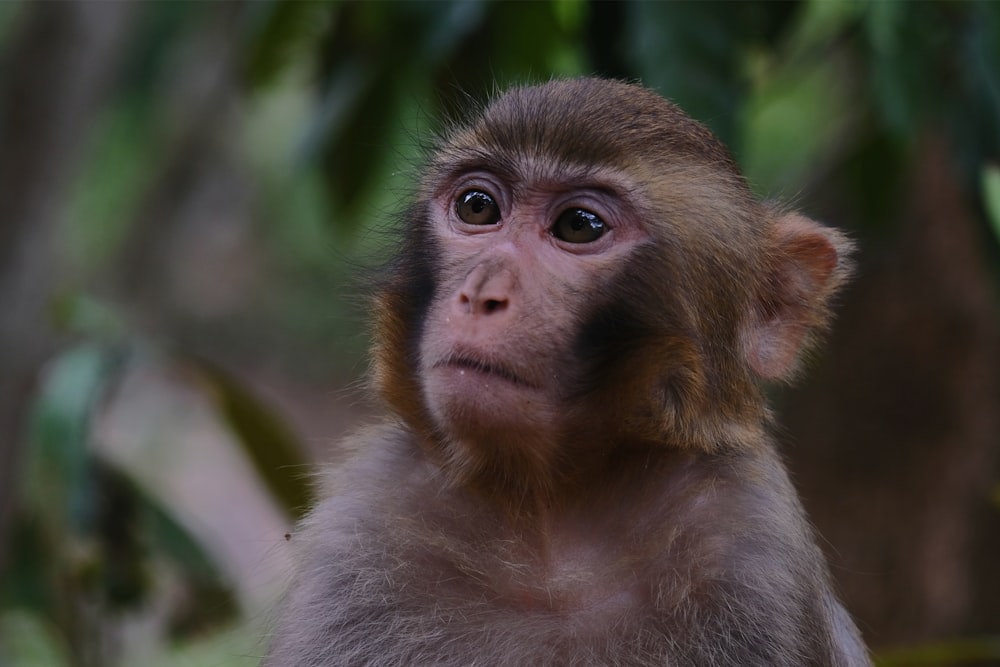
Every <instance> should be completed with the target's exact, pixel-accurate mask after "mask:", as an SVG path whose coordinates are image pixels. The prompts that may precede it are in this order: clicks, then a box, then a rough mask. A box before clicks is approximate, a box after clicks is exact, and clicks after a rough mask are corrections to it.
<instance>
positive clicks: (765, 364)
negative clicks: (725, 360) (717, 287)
mask: <svg viewBox="0 0 1000 667" xmlns="http://www.w3.org/2000/svg"><path fill="white" fill-rule="evenodd" d="M770 237H771V248H770V253H769V255H768V261H767V276H766V278H765V280H764V281H763V282H762V284H761V288H760V290H761V293H760V294H759V295H758V301H757V303H756V305H755V308H754V310H753V312H752V314H751V315H750V317H749V322H748V327H747V330H746V332H745V341H746V355H747V362H748V363H749V364H750V367H751V368H752V369H753V371H754V372H755V373H757V375H759V376H760V377H761V378H764V379H766V380H784V379H789V378H791V377H792V376H793V375H794V374H795V370H796V368H797V365H798V359H799V357H800V354H801V352H802V351H803V350H804V349H805V348H807V347H808V346H809V344H810V343H811V342H812V339H813V337H814V334H815V333H816V332H818V331H822V330H823V328H825V327H826V325H827V323H828V321H829V318H830V301H831V299H832V297H833V295H834V293H835V292H836V291H837V289H838V288H839V287H840V286H841V285H842V284H843V283H844V281H845V280H846V279H847V276H848V274H849V273H850V262H849V256H850V253H851V248H852V246H851V243H850V241H848V240H847V238H846V237H845V236H844V235H843V234H841V233H840V232H838V231H836V230H833V229H830V228H828V227H824V226H822V225H820V224H818V223H816V222H813V221H812V220H810V219H808V218H805V217H803V216H801V215H798V214H797V213H789V214H786V215H783V216H781V217H779V218H777V219H776V220H775V221H774V222H773V223H772V227H771V230H770Z"/></svg>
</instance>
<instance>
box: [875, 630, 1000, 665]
mask: <svg viewBox="0 0 1000 667" xmlns="http://www.w3.org/2000/svg"><path fill="white" fill-rule="evenodd" d="M997 660H1000V637H983V638H977V639H966V640H961V641H953V642H944V643H940V644H932V645H929V646H919V647H916V648H911V649H902V650H897V651H890V652H888V653H885V654H883V655H881V656H879V657H878V658H877V659H876V660H875V665H876V667H924V666H934V665H977V664H978V665H987V664H990V665H992V664H995V663H996V661H997Z"/></svg>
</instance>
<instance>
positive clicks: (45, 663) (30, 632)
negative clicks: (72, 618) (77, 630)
mask: <svg viewBox="0 0 1000 667" xmlns="http://www.w3.org/2000/svg"><path fill="white" fill-rule="evenodd" d="M68 664H70V663H69V659H68V655H67V651H66V646H65V645H64V644H63V643H62V642H61V641H60V638H59V634H58V632H57V631H56V629H55V628H53V627H52V626H51V625H50V624H49V623H46V621H45V617H44V616H40V615H34V614H26V613H23V612H9V613H5V614H0V665H3V666H4V667H62V666H63V665H68Z"/></svg>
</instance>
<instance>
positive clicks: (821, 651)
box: [264, 78, 871, 667]
mask: <svg viewBox="0 0 1000 667" xmlns="http://www.w3.org/2000/svg"><path fill="white" fill-rule="evenodd" d="M414 190H415V193H414V197H413V199H412V202H411V203H410V205H409V207H408V208H406V209H405V212H404V213H403V214H402V215H401V218H402V219H403V224H402V225H401V227H400V230H399V236H400V238H399V248H398V252H397V254H396V255H395V258H394V259H393V260H391V261H390V263H389V265H388V268H387V269H386V271H385V272H384V274H383V275H382V276H381V280H380V284H379V285H378V286H377V288H376V289H375V294H374V306H373V320H374V323H373V332H374V336H373V339H374V342H373V348H372V358H373V359H372V373H371V375H372V383H373V385H374V387H375V389H376V390H377V393H378V394H379V396H380V397H381V399H382V401H383V402H384V404H385V406H386V412H387V413H388V416H387V417H386V418H385V421H384V422H382V423H380V424H377V425H375V426H373V427H370V428H369V429H367V430H363V431H362V432H361V433H360V434H358V435H356V436H355V437H354V438H353V439H351V440H349V441H348V443H347V444H345V448H346V450H348V451H350V452H351V454H350V456H349V457H348V460H347V462H345V463H343V464H342V465H337V466H336V467H335V468H334V469H333V470H331V471H329V472H328V473H327V475H326V476H325V477H324V482H323V484H324V487H323V499H322V500H321V501H320V502H319V503H318V505H317V506H316V507H315V508H314V509H313V510H312V511H311V513H310V514H309V515H308V516H307V518H306V519H305V520H304V521H303V524H302V525H301V527H300V528H299V529H298V531H297V532H296V533H295V534H294V536H293V538H292V541H291V544H292V545H293V546H294V547H295V548H296V550H297V553H296V558H297V563H298V565H297V570H296V573H295V575H294V578H293V581H292V583H291V586H290V590H289V592H288V594H287V598H286V599H285V601H284V603H283V606H282V607H281V610H280V611H279V612H278V616H277V619H276V622H275V626H274V629H273V632H272V635H271V637H270V638H269V649H268V654H267V655H266V657H265V659H264V664H265V665H266V666H267V667H293V666H294V667H332V666H335V665H370V666H384V665H454V666H458V665H463V666H467V665H659V666H664V665H666V666H670V667H681V666H701V665H706V666H709V665H710V666H715V667H737V666H738V667H752V666H765V665H766V666H768V667H781V666H787V667H792V666H795V667H803V666H815V667H820V666H823V667H834V666H836V667H856V666H859V665H869V664H871V663H870V660H869V657H868V653H867V650H866V648H865V646H864V644H863V642H862V640H861V637H860V634H859V632H858V630H857V628H856V627H855V625H854V623H853V621H852V620H851V618H850V616H849V615H848V613H847V611H846V610H845V608H844V607H843V605H842V604H841V602H840V601H839V600H838V598H837V596H836V594H835V592H834V590H833V586H832V584H831V577H830V574H829V570H828V566H827V564H826V561H825V558H824V556H823V554H822V553H821V550H820V549H819V547H818V546H817V541H816V538H815V536H814V533H813V531H812V528H811V527H810V525H809V523H808V520H807V518H806V516H805V514H804V510H803V508H802V506H801V504H800V501H799V499H798V496H797V494H796V491H795V489H794V488H793V486H792V483H791V482H790V480H789V475H788V473H787V471H786V469H785V467H784V465H783V463H782V461H781V458H780V454H779V451H778V446H777V440H776V437H775V435H774V431H775V430H776V426H775V421H776V420H775V418H774V417H773V416H772V413H771V411H770V409H769V407H768V405H767V402H766V400H765V394H764V391H765V387H766V385H767V383H769V382H783V381H789V380H791V379H793V378H794V377H795V376H796V375H797V373H798V372H799V369H800V366H801V359H802V357H803V355H805V354H806V353H807V352H808V351H809V350H810V349H812V348H813V346H814V344H815V342H816V340H817V338H818V337H819V336H820V334H822V333H823V332H824V331H825V330H826V329H827V328H828V326H829V320H830V317H831V306H832V301H833V299H834V298H835V295H836V294H837V292H838V290H839V288H840V287H841V286H842V285H843V284H844V283H845V281H846V280H847V278H848V276H849V273H850V268H851V259H850V256H851V253H852V250H853V248H852V244H851V242H850V241H849V239H848V238H847V237H846V236H845V235H844V234H842V233H841V232H839V231H836V230H835V229H833V228H830V227H826V226H823V225H821V224H819V223H816V222H814V221H812V220H811V219H809V218H807V217H805V216H803V215H801V214H799V213H796V212H792V211H789V210H785V209H784V208H782V207H781V206H780V205H778V204H775V203H772V202H767V201H761V200H758V199H757V198H756V197H755V196H754V195H753V194H752V193H751V191H750V189H749V186H748V184H747V182H746V179H745V177H744V176H743V175H742V173H741V171H740V170H739V168H738V167H737V165H736V163H735V161H734V159H733V158H732V157H731V155H730V153H729V152H728V150H727V149H726V148H725V147H724V146H723V145H722V144H721V142H720V141H719V140H717V139H716V138H715V137H714V135H712V134H711V132H710V131H709V130H708V129H707V128H706V127H705V126H703V125H702V124H700V123H699V122H697V121H695V120H693V119H691V118H690V117H688V116H687V115H685V114H684V113H683V112H682V111H681V110H680V109H679V108H678V107H677V106H676V105H674V104H673V103H672V102H669V101H667V100H666V99H664V98H662V97H660V96H659V95H658V94H657V93H655V92H653V91H651V90H650V89H647V88H645V87H643V86H642V85H641V84H637V83H629V82H621V81H616V80H608V79H600V78H579V79H565V80H554V81H551V82H548V83H543V84H540V85H526V86H519V87H514V88H511V89H509V90H507V91H506V92H503V93H500V94H498V95H497V96H495V97H494V99H492V101H490V102H488V103H487V104H485V105H483V106H481V107H478V108H476V109H474V110H472V111H471V113H470V114H469V115H468V117H466V118H463V119H461V120H458V121H455V122H453V123H451V124H450V125H448V126H447V128H446V129H445V130H444V131H443V132H442V133H441V136H440V137H439V138H438V140H437V142H436V146H435V148H434V149H433V151H432V152H430V153H429V155H428V156H427V157H426V163H425V167H424V168H423V171H422V175H421V177H420V179H419V181H418V182H417V183H415V185H414Z"/></svg>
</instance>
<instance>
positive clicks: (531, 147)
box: [444, 78, 741, 176]
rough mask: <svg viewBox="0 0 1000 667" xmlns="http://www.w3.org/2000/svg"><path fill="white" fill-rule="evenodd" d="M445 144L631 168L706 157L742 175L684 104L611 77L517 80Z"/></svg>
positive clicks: (718, 166)
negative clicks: (526, 83)
mask: <svg viewBox="0 0 1000 667" xmlns="http://www.w3.org/2000/svg"><path fill="white" fill-rule="evenodd" d="M444 147H445V148H446V149H447V148H450V149H453V150H455V149H462V148H466V149H467V148H471V147H476V148H478V149H481V150H485V151H488V152H490V153H492V154H494V155H497V154H500V155H506V156H508V157H509V158H512V159H513V158H515V157H518V156H521V157H523V156H544V157H546V158H548V159H550V160H553V161H557V162H561V163H565V164H577V165H607V166H613V167H618V168H621V169H626V170H636V169H639V170H641V169H642V168H643V167H646V168H650V169H657V168H662V167H665V166H669V165H677V164H685V163H686V164H702V165H705V166H711V167H713V168H716V169H719V170H722V171H726V172H730V173H731V174H734V175H740V172H739V169H738V168H737V166H736V164H735V162H734V161H733V159H732V157H731V156H730V154H729V152H728V151H727V150H726V148H725V146H723V145H722V143H721V142H719V141H718V139H716V138H715V136H714V135H712V133H711V132H709V131H708V129H707V128H705V127H704V126H703V125H701V124H700V123H698V122H697V121H695V120H693V119H692V118H690V117H689V116H687V115H686V114H685V113H684V112H683V111H681V110H680V109H679V108H678V107H677V106H676V105H674V104H672V103H671V102H668V101H667V100H665V99H663V98H662V97H660V96H659V95H657V94H656V93H654V92H653V91H651V90H649V89H647V88H643V87H642V86H638V85H634V84H628V83H623V82H620V81H611V80H607V79H596V78H582V79H567V80H559V81H552V82H549V83H545V84H541V85H537V86H527V87H520V88H513V89H511V90H509V91H507V92H506V93H504V94H502V95H501V96H500V97H498V98H496V99H495V100H494V101H493V102H491V103H490V104H489V105H488V106H487V107H486V108H485V109H484V110H483V111H482V113H481V114H480V115H479V116H477V117H475V118H474V119H473V120H472V121H471V122H470V123H468V124H466V125H465V126H463V127H461V128H459V129H457V130H456V131H454V132H453V133H452V134H451V135H450V136H449V137H448V138H447V139H446V140H445V142H444ZM740 176H741V175H740Z"/></svg>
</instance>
